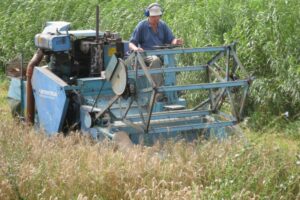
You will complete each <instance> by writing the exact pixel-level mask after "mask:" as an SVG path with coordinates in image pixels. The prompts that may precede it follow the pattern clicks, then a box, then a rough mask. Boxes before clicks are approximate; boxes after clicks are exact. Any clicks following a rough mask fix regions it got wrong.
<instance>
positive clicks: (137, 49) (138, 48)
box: [132, 47, 144, 52]
mask: <svg viewBox="0 0 300 200" xmlns="http://www.w3.org/2000/svg"><path fill="white" fill-rule="evenodd" d="M132 50H133V51H137V52H143V51H144V49H143V48H141V47H136V48H134V49H132Z"/></svg>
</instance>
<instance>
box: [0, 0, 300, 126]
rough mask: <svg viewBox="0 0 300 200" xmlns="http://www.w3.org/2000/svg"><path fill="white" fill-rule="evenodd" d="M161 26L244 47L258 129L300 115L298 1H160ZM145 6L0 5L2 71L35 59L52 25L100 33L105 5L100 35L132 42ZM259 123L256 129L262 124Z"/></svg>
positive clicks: (193, 39) (8, 1) (193, 41)
mask: <svg viewBox="0 0 300 200" xmlns="http://www.w3.org/2000/svg"><path fill="white" fill-rule="evenodd" d="M158 2H159V3H160V4H162V5H163V7H164V10H165V13H164V15H163V20H164V21H166V22H167V24H168V25H169V26H170V27H171V28H172V30H173V32H174V34H175V35H177V36H180V37H182V38H184V40H185V46H186V47H200V46H206V45H223V44H228V43H231V42H233V41H237V42H238V53H239V57H240V59H241V60H242V62H243V64H244V65H245V66H246V68H247V69H248V70H249V71H250V72H251V74H252V75H254V76H255V77H256V80H255V81H254V83H253V86H252V88H251V93H250V94H251V96H250V101H249V103H248V106H247V109H248V110H247V112H248V113H250V114H252V116H253V117H252V119H253V120H252V122H253V124H254V125H256V127H260V126H261V125H264V124H267V123H269V122H268V117H267V116H278V115H280V114H281V113H283V112H286V111H289V113H290V115H291V116H292V118H293V117H294V118H296V117H297V116H298V114H299V108H300V78H299V77H300V53H299V52H300V34H299V33H300V10H299V7H300V1H299V0H251V1H245V0H189V1H178V0H160V1H158ZM149 3H151V2H150V1H147V0H110V1H108V0H88V1H82V0H51V1H48V0H13V1H12V0H1V2H0V66H1V67H2V71H3V66H4V65H5V63H7V62H8V61H9V60H10V59H12V58H14V57H15V56H16V55H17V54H18V53H20V52H23V53H24V54H25V55H26V58H27V59H29V58H30V57H31V55H32V54H33V53H34V51H35V47H34V43H33V38H34V35H35V34H36V33H39V32H41V31H42V29H43V25H44V24H45V22H46V21H52V20H64V21H69V22H71V23H72V27H73V29H87V28H93V29H94V27H95V25H94V24H95V7H96V5H100V10H101V14H100V16H101V29H102V30H111V31H117V32H119V33H120V34H121V35H122V37H123V38H124V39H129V37H130V34H131V32H132V30H133V28H134V27H135V26H136V24H137V22H138V21H139V20H141V19H143V18H144V16H143V10H144V8H145V7H146V6H147V5H148V4H149ZM257 121H258V123H257Z"/></svg>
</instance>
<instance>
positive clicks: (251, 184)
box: [0, 0, 300, 199]
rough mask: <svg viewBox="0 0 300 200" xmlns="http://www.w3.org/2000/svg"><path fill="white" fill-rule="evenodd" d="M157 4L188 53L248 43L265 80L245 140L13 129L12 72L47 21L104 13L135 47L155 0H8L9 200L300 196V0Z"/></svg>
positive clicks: (2, 18) (3, 54)
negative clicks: (140, 141)
mask: <svg viewBox="0 0 300 200" xmlns="http://www.w3.org/2000/svg"><path fill="white" fill-rule="evenodd" d="M158 2H159V3H161V4H162V5H163V7H164V9H165V13H164V15H163V20H164V21H166V22H167V24H169V26H170V27H171V28H172V30H173V31H174V34H175V35H177V36H179V37H182V38H184V40H185V47H202V46H208V45H216V46H218V45H224V44H229V43H231V42H233V41H237V42H238V46H237V52H238V54H239V58H240V59H241V61H242V63H243V64H244V65H245V67H246V69H247V70H248V71H249V72H250V73H251V75H253V76H255V77H256V79H255V81H254V83H253V85H252V86H251V90H250V96H249V98H248V102H247V107H246V112H245V115H246V116H247V120H245V121H244V122H243V123H242V124H240V126H241V127H242V129H243V132H244V133H243V134H238V135H235V136H233V137H232V138H229V139H227V140H225V141H222V142H221V141H216V140H211V141H206V140H201V141H196V142H194V143H183V142H179V143H175V144H174V143H172V142H171V141H170V142H169V143H167V144H164V145H160V144H157V145H155V146H153V147H142V146H136V147H134V148H133V149H131V150H130V151H129V152H120V151H119V150H117V149H116V146H115V145H114V144H113V143H112V142H109V141H105V142H103V143H95V142H94V141H92V140H90V139H89V138H87V137H84V136H82V135H80V134H79V133H72V134H71V135H70V136H68V137H64V136H62V135H58V136H55V137H51V138H49V137H46V136H45V135H44V134H43V133H38V132H37V131H35V130H34V129H33V128H32V127H27V126H26V125H24V124H23V123H21V122H18V121H15V120H14V119H12V117H11V114H10V111H9V107H8V105H7V102H6V93H7V88H8V80H6V79H5V77H4V68H5V66H6V64H7V63H9V61H10V60H11V59H13V58H15V57H17V56H19V55H20V54H21V53H23V54H24V55H25V60H26V61H28V60H29V59H30V58H31V56H32V54H33V53H34V51H35V47H34V44H33V38H34V35H35V34H36V33H39V32H41V31H42V29H43V25H44V24H45V22H46V21H54V20H64V21H69V22H71V23H72V27H73V29H87V28H92V29H94V27H95V25H94V24H95V7H96V5H100V10H101V14H100V18H101V19H100V22H101V25H100V27H101V30H111V31H117V32H119V33H120V34H121V35H122V37H123V38H124V39H125V40H127V39H128V38H129V37H130V33H131V32H132V30H133V28H134V27H135V25H136V24H137V22H138V21H139V20H141V19H143V18H144V17H143V9H144V8H145V7H146V6H147V5H148V4H149V1H146V0H140V1H134V0H123V1H121V0H111V1H104V0H89V1H80V0H64V1H62V0H52V1H46V0H39V1H38V0H1V2H0V67H1V72H0V111H1V112H0V113H1V116H0V120H1V122H0V199H300V119H299V116H300V81H299V80H300V51H299V44H300V34H299V33H300V13H299V7H300V1H299V0H269V1H267V0H252V1H244V0H230V1H228V0H189V1H178V0H160V1H158ZM191 59H195V60H197V59H199V58H191ZM191 62H192V61H191ZM195 77H197V74H195ZM190 80H193V77H190ZM181 81H187V80H181ZM285 112H288V113H289V117H288V118H286V117H284V115H283V114H284V113H285Z"/></svg>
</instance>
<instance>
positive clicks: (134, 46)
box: [129, 42, 144, 52]
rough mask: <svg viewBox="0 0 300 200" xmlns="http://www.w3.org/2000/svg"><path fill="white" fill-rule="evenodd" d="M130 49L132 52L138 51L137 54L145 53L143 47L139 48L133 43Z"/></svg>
mask: <svg viewBox="0 0 300 200" xmlns="http://www.w3.org/2000/svg"><path fill="white" fill-rule="evenodd" d="M129 49H130V50H132V51H137V52H143V51H144V49H143V48H141V47H137V46H136V45H135V44H133V43H132V42H130V43H129Z"/></svg>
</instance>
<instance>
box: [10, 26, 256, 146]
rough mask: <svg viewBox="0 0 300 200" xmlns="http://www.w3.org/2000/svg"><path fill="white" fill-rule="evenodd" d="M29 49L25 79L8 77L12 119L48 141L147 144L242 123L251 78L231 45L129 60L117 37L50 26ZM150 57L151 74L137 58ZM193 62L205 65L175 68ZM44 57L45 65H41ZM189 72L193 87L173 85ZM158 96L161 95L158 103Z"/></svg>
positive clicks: (216, 131)
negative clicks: (75, 134) (77, 137)
mask: <svg viewBox="0 0 300 200" xmlns="http://www.w3.org/2000/svg"><path fill="white" fill-rule="evenodd" d="M35 45H36V47H37V48H38V50H37V52H36V54H35V55H34V56H33V58H32V59H31V61H30V62H29V64H28V66H27V69H26V75H27V76H26V77H25V74H22V73H21V75H20V74H19V76H14V77H13V76H11V84H10V88H9V93H8V96H9V99H10V101H11V102H12V104H13V105H14V106H13V108H14V109H13V112H14V114H15V115H18V116H20V117H22V118H25V119H26V121H27V122H30V123H32V124H35V125H36V126H37V127H39V128H41V129H43V130H44V131H45V132H46V133H47V134H49V135H53V134H56V133H58V132H65V133H66V132H68V131H70V130H80V131H81V132H83V133H87V134H89V135H91V136H92V137H93V138H95V139H102V138H105V137H108V138H112V139H114V138H116V137H118V136H120V135H121V136H122V137H125V138H127V139H128V140H129V139H130V141H131V142H133V143H144V144H152V143H153V142H155V141H156V140H158V139H161V138H187V139H192V138H195V137H197V136H198V135H199V134H205V135H208V134H212V133H214V134H219V133H222V132H224V129H225V127H228V126H233V125H235V124H237V123H238V122H240V121H241V120H242V114H243V108H244V105H245V100H246V97H247V93H248V89H249V85H250V82H251V78H250V77H249V76H248V75H247V73H246V71H245V69H244V67H243V65H242V64H241V62H240V60H239V58H238V56H237V54H236V51H235V44H231V45H227V46H220V47H204V48H178V47H176V48H172V47H171V46H165V47H158V48H157V50H151V51H145V52H142V53H138V52H132V53H131V54H128V53H127V52H128V42H127V41H123V40H122V39H121V38H120V36H119V34H117V33H112V32H108V31H106V32H100V31H99V28H98V27H97V28H96V31H95V30H70V23H67V22H48V23H47V24H46V27H45V28H44V30H43V32H42V33H40V34H37V35H36V36H35ZM149 55H158V56H160V58H161V59H162V62H163V67H162V68H160V69H150V68H149V67H148V66H147V65H146V64H145V62H144V59H143V58H144V57H145V56H149ZM191 57H194V58H202V59H207V60H208V61H207V62H204V63H203V62H202V63H200V61H199V63H197V64H193V65H190V63H189V65H188V66H185V65H184V64H177V63H176V60H179V61H182V63H183V62H184V60H188V61H189V59H188V58H191ZM43 58H44V61H43V63H45V64H46V65H44V66H39V65H40V63H41V62H42V60H43ZM196 60H200V59H196ZM194 63H195V62H194ZM19 71H20V72H22V71H23V67H22V69H19ZM191 73H197V74H198V75H199V80H198V82H197V83H193V84H188V85H186V84H178V82H179V81H177V79H178V77H179V76H181V75H184V76H185V77H189V74H191ZM154 74H163V75H164V83H163V85H160V86H158V85H156V83H155V81H154V80H153V75H154ZM194 77H195V76H194ZM200 78H202V79H200ZM183 92H184V93H183ZM158 94H162V95H163V97H164V98H163V99H162V100H160V101H157V100H156V96H157V95H158ZM186 94H191V95H193V94H197V95H198V97H199V98H197V99H198V100H197V101H198V103H196V104H195V100H193V104H191V103H190V102H189V101H188V100H187V98H184V96H188V95H186ZM16 108H17V109H16Z"/></svg>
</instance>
